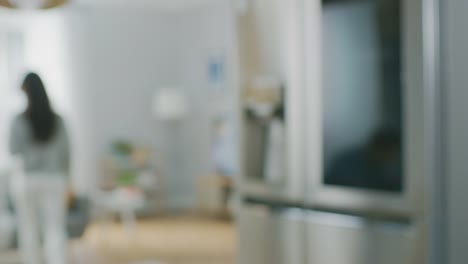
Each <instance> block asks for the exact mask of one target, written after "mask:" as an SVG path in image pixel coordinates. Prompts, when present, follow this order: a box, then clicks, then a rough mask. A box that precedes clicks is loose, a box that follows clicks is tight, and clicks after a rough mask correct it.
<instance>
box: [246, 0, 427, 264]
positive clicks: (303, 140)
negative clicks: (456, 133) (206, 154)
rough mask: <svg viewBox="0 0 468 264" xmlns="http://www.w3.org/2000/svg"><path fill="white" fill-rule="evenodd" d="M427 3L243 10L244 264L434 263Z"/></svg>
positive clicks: (331, 3) (264, 2) (324, 3)
mask: <svg viewBox="0 0 468 264" xmlns="http://www.w3.org/2000/svg"><path fill="white" fill-rule="evenodd" d="M425 3H428V2H427V1H423V0H288V1H284V0H249V1H244V5H243V6H242V9H240V10H239V15H238V33H239V51H240V52H239V54H240V67H239V68H240V84H241V87H242V89H241V91H242V92H241V94H240V98H241V107H240V108H241V109H240V112H239V113H240V117H241V120H242V126H241V127H242V136H241V141H242V142H243V144H242V151H241V153H242V173H241V175H242V177H241V180H240V182H239V192H240V197H241V206H240V208H239V212H238V223H239V230H240V242H239V262H240V263H242V264H262V263H265V264H266V263H268V264H270V263H277V264H286V263H287V264H296V263H297V264H303V263H308V264H316V263H317V264H324V263H327V264H387V263H388V264H390V263H408V264H410V263H411V264H414V263H425V261H424V258H425V248H426V245H425V236H426V234H427V232H426V229H427V223H426V213H427V212H426V210H425V202H424V199H425V186H426V184H427V183H426V180H425V177H426V176H425V168H426V167H427V162H428V159H426V157H428V156H427V155H428V153H427V151H428V148H427V147H426V145H427V139H428V137H427V135H428V132H429V131H427V127H428V126H427V124H426V121H427V120H428V118H429V117H428V115H429V114H430V109H428V107H427V105H428V104H427V102H426V100H427V97H428V96H427V94H426V93H427V91H426V90H425V77H426V76H425V68H426V67H428V65H427V63H428V61H429V60H428V58H427V55H428V52H427V50H428V48H426V47H430V46H431V45H430V43H427V41H425V39H426V35H425V34H428V32H430V31H431V30H432V29H431V28H428V26H427V25H426V24H425V23H424V21H426V13H425V12H427V11H428V10H429V9H430V8H428V7H429V6H425Z"/></svg>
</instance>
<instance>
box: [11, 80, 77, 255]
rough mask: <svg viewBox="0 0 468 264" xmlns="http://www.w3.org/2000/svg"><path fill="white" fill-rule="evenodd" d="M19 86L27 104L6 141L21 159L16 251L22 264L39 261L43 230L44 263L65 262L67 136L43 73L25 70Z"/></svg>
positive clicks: (16, 193)
mask: <svg viewBox="0 0 468 264" xmlns="http://www.w3.org/2000/svg"><path fill="white" fill-rule="evenodd" d="M22 89H23V91H24V93H25V95H26V98H27V102H28V104H27V108H26V111H25V112H24V113H22V114H20V115H19V116H18V117H17V118H16V119H15V120H14V122H13V126H12V131H11V140H10V150H11V154H12V155H13V156H14V157H15V158H16V159H17V160H18V161H19V162H18V163H19V164H20V165H19V167H17V170H16V171H15V173H14V175H13V179H12V183H13V184H12V186H13V196H14V201H15V208H16V212H17V216H18V222H19V243H20V250H21V253H22V257H23V260H24V263H26V264H35V263H40V262H41V261H40V259H41V255H42V254H41V251H40V249H41V248H42V247H41V245H40V241H41V239H39V236H40V234H39V233H40V231H42V232H41V233H42V235H43V236H44V237H43V239H42V241H44V243H45V257H46V263H50V264H64V263H65V262H66V246H65V245H66V235H65V223H66V220H65V218H66V217H65V215H66V206H65V204H66V191H67V185H68V170H69V156H70V155H69V152H70V151H69V144H68V136H67V132H66V129H65V125H64V122H63V120H62V119H61V118H60V117H59V116H58V115H57V114H56V113H54V111H53V109H52V107H51V105H50V102H49V98H48V96H47V93H46V90H45V87H44V84H43V82H42V80H41V78H40V77H39V76H38V75H37V74H35V73H29V74H28V75H27V76H26V78H25V79H24V82H23V85H22ZM39 227H40V228H39Z"/></svg>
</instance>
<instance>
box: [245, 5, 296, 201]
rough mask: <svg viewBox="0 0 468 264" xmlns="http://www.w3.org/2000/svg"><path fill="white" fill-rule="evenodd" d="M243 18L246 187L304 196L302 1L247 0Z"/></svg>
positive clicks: (260, 193)
mask: <svg viewBox="0 0 468 264" xmlns="http://www.w3.org/2000/svg"><path fill="white" fill-rule="evenodd" d="M246 2H247V5H246V8H245V9H244V10H243V12H242V13H240V14H239V19H238V33H239V34H238V36H239V54H240V75H241V78H240V79H241V82H240V83H241V86H242V87H241V88H242V89H241V90H242V91H241V102H242V110H241V113H240V114H241V120H242V123H243V124H242V128H243V131H242V140H241V142H243V146H242V154H243V155H242V157H243V159H242V168H243V169H242V170H243V171H242V173H241V174H242V175H243V177H242V181H241V184H242V186H241V190H242V191H243V192H246V193H247V195H249V196H257V197H263V198H274V199H282V200H299V199H300V198H301V190H302V189H301V186H302V182H303V181H302V178H301V177H302V173H301V172H300V171H299V170H300V169H301V168H302V166H301V164H299V163H298V162H300V158H299V157H300V150H299V148H300V147H301V141H300V137H301V136H300V134H299V133H301V129H299V126H301V125H302V122H300V121H301V118H300V116H301V114H303V111H301V105H300V101H301V100H300V98H301V95H300V92H301V90H302V84H303V82H302V76H301V59H302V56H301V55H302V54H301V50H302V49H301V45H302V44H303V42H302V41H300V40H301V38H302V32H303V31H302V29H301V26H302V23H301V19H300V17H301V12H300V11H301V8H300V6H299V4H300V3H301V1H300V0H292V1H283V0H246Z"/></svg>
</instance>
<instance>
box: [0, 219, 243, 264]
mask: <svg viewBox="0 0 468 264" xmlns="http://www.w3.org/2000/svg"><path fill="white" fill-rule="evenodd" d="M235 246H236V235H235V229H234V227H233V225H232V224H229V223H227V222H223V221H216V220H206V219H201V218H185V217H176V218H162V219H154V220H143V221H140V222H139V224H138V226H137V228H136V229H135V232H134V234H133V235H129V233H128V232H126V229H125V228H123V227H122V226H121V225H120V224H105V223H98V224H94V225H92V226H91V227H90V228H89V229H88V230H87V232H86V235H85V236H84V238H83V239H81V240H79V241H74V242H72V245H71V252H70V253H71V254H70V255H71V256H70V257H71V264H133V263H135V264H153V263H154V264H159V263H161V264H234V263H235V254H236V250H235ZM0 263H3V262H2V261H0ZM10 263H11V262H10Z"/></svg>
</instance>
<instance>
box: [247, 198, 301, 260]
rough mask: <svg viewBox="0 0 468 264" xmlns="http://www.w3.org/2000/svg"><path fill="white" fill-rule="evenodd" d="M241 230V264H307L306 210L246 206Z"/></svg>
mask: <svg viewBox="0 0 468 264" xmlns="http://www.w3.org/2000/svg"><path fill="white" fill-rule="evenodd" d="M239 229H240V241H239V242H240V244H239V260H240V261H239V263H240V264H305V263H306V253H305V249H306V248H305V239H306V234H305V232H304V231H305V222H304V214H303V211H302V210H299V209H272V208H270V207H267V206H257V205H255V206H252V205H250V206H244V207H243V208H242V209H241V213H240V214H239Z"/></svg>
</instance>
